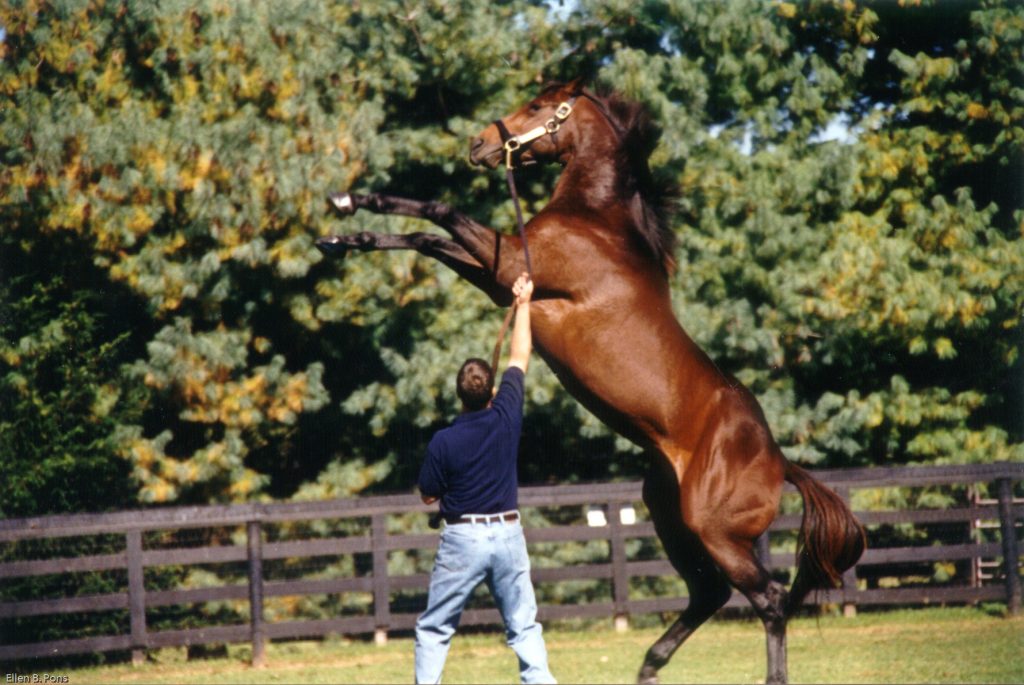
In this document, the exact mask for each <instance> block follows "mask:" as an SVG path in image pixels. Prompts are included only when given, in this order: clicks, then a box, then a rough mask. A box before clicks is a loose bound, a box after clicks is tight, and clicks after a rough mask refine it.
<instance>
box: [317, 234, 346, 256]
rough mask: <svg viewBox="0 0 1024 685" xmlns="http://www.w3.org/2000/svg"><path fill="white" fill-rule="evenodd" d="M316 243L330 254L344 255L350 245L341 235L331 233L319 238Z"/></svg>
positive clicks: (324, 251) (318, 247) (322, 250)
mask: <svg viewBox="0 0 1024 685" xmlns="http://www.w3.org/2000/svg"><path fill="white" fill-rule="evenodd" d="M315 244H316V249H318V250H320V251H321V252H323V253H324V254H325V255H328V256H335V255H344V254H345V253H346V252H348V250H349V245H348V244H347V243H346V242H345V239H344V238H343V237H342V236H340V235H329V236H325V237H323V238H318V239H317V241H316V243H315Z"/></svg>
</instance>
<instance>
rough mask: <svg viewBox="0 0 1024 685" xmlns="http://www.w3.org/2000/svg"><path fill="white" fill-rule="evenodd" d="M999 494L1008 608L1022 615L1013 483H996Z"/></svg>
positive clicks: (1002, 481)
mask: <svg viewBox="0 0 1024 685" xmlns="http://www.w3.org/2000/svg"><path fill="white" fill-rule="evenodd" d="M996 491H997V492H998V493H999V527H1000V529H1001V532H1002V538H1003V566H1004V568H1005V572H1006V608H1007V610H1008V611H1009V612H1010V614H1011V615H1014V616H1015V615H1017V614H1019V613H1020V572H1019V571H1018V570H1017V567H1018V565H1019V563H1020V548H1019V546H1018V545H1017V528H1016V520H1015V517H1014V515H1013V481H1012V480H1011V479H1009V478H1000V479H999V480H997V481H996Z"/></svg>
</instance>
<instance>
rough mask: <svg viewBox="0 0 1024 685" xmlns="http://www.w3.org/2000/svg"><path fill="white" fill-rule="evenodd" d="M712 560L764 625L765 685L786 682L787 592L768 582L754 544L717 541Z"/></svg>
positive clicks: (744, 541) (741, 541) (773, 582)
mask: <svg viewBox="0 0 1024 685" xmlns="http://www.w3.org/2000/svg"><path fill="white" fill-rule="evenodd" d="M707 544H709V545H714V550H715V551H714V558H715V561H716V562H717V563H718V564H719V565H720V566H721V567H722V570H723V571H724V572H725V574H726V576H727V577H728V578H729V582H730V583H732V584H733V585H734V586H735V587H736V589H738V590H739V591H740V592H742V593H743V594H744V595H745V596H746V598H747V599H748V600H750V604H751V606H752V607H753V608H754V611H755V612H756V613H757V615H758V617H759V618H760V619H761V622H762V623H763V624H764V629H765V635H766V640H767V651H768V654H767V657H768V673H767V681H766V682H768V683H785V682H786V680H787V670H786V612H785V608H786V597H787V593H786V589H785V588H784V587H783V586H782V584H781V583H779V582H777V581H774V580H772V579H771V576H770V575H769V574H768V572H767V571H766V570H765V568H764V566H762V565H761V562H760V561H759V560H758V559H757V556H756V555H755V554H754V547H753V541H747V540H732V541H729V542H726V541H722V540H717V541H714V542H709V543H707Z"/></svg>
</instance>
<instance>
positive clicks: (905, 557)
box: [0, 463, 1024, 664]
mask: <svg viewBox="0 0 1024 685" xmlns="http://www.w3.org/2000/svg"><path fill="white" fill-rule="evenodd" d="M815 475H816V476H817V477H818V478H819V479H821V480H822V481H824V482H825V483H826V484H828V485H830V486H831V487H832V488H834V489H835V490H836V491H837V492H838V493H839V494H840V495H842V496H843V497H844V498H847V499H848V498H849V497H850V494H851V491H855V490H860V489H869V488H889V487H893V486H942V485H970V484H979V483H983V484H988V485H989V492H990V493H996V494H997V497H994V498H993V499H992V500H991V501H989V502H971V503H968V504H965V505H962V506H958V507H956V508H943V509H939V508H936V509H917V510H891V511H863V512H858V516H859V518H860V520H861V521H862V522H864V523H865V524H866V525H868V526H869V527H871V526H877V525H885V524H893V525H898V524H915V525H919V526H921V525H923V526H927V525H932V524H954V525H962V526H963V529H964V531H965V532H966V531H967V530H968V528H969V527H971V526H973V525H974V524H976V523H977V522H983V521H987V522H989V526H990V527H992V528H994V529H996V530H998V531H999V536H998V541H986V540H977V539H975V540H971V539H969V536H968V535H966V534H965V536H964V539H963V540H962V541H960V542H955V543H948V542H947V543H945V544H928V543H927V541H925V544H922V545H920V546H909V547H906V546H904V547H881V548H871V549H868V550H867V552H866V553H865V554H864V556H863V558H862V559H861V560H860V563H859V564H858V566H857V568H856V569H851V570H850V571H849V572H847V574H846V575H845V577H844V583H843V587H842V588H839V589H836V590H833V591H829V592H824V593H821V594H819V595H818V596H815V595H813V594H812V595H811V597H809V598H808V601H809V602H813V601H818V602H822V603H824V602H827V603H832V604H842V605H845V606H847V607H853V606H856V605H878V604H901V605H913V604H929V603H973V602H981V601H1001V602H1006V604H1007V606H1008V607H1009V610H1010V611H1011V612H1014V613H1015V612H1017V611H1019V608H1020V602H1021V581H1020V575H1019V570H1018V569H1019V562H1020V547H1019V542H1018V539H1017V533H1016V530H1015V525H1016V524H1017V521H1018V520H1019V519H1021V518H1024V507H1021V506H1019V505H1018V504H1017V503H1015V502H1014V499H1013V487H1014V483H1015V482H1018V481H1021V480H1024V464H1018V463H998V464H987V465H973V466H942V467H901V468H868V469H853V470H841V471H818V472H816V474H815ZM640 487H641V486H640V483H637V482H628V483H607V484H594V485H566V486H552V487H526V488H522V489H521V490H520V497H519V499H520V507H521V508H522V509H524V510H529V509H530V508H531V507H543V508H544V509H545V511H548V510H551V509H553V508H558V507H562V508H564V507H576V508H577V509H576V513H577V515H576V516H575V520H576V522H575V523H574V524H573V525H553V526H550V527H528V528H527V540H528V542H529V543H530V544H531V546H535V545H537V544H538V543H564V542H570V541H576V542H578V541H589V540H603V541H607V543H608V549H609V554H608V559H607V560H606V561H605V562H604V563H591V564H577V565H571V566H564V567H557V568H540V567H539V566H543V564H537V563H535V564H534V570H533V579H534V582H535V583H548V582H556V581H563V580H580V579H602V580H604V581H610V583H609V585H610V597H608V598H607V600H606V601H599V602H596V603H590V604H578V605H541V606H540V608H539V616H540V618H541V620H552V619H562V618H574V617H608V616H610V617H616V619H617V624H619V623H621V622H623V621H624V619H625V617H628V616H629V615H631V614H642V613H645V612H674V611H678V610H681V609H683V608H685V606H686V603H687V600H686V598H685V597H677V596H671V597H658V598H642V599H641V598H631V597H630V579H633V578H650V577H658V576H669V577H675V573H674V571H673V570H672V568H671V566H670V565H669V563H668V562H667V561H666V560H664V558H661V559H651V560H636V559H633V560H631V559H630V558H629V555H628V554H627V541H629V540H633V539H638V538H653V537H654V536H655V533H654V528H653V524H651V523H650V522H649V521H645V520H642V519H643V516H642V513H643V508H642V505H641V504H639V502H640ZM787 488H788V489H789V491H792V488H791V487H790V486H788V485H787ZM581 507H582V508H585V509H588V510H590V512H591V513H598V512H600V513H599V515H598V516H597V518H598V519H603V521H598V522H599V523H603V525H597V526H595V525H593V523H594V521H591V525H588V524H587V523H586V522H585V521H584V522H582V523H581V522H579V520H580V518H581V517H580V516H579V515H578V514H579V508H581ZM634 507H635V509H634ZM630 510H633V511H637V510H639V511H640V512H641V517H640V519H641V520H636V521H633V520H632V519H633V517H632V515H631V512H630ZM430 511H431V508H430V507H426V506H424V505H423V504H422V503H421V502H420V501H419V498H418V497H417V496H415V495H390V496H371V497H361V498H358V499H349V500H333V501H322V502H301V503H281V504H267V505H260V504H249V505H233V506H207V507H174V508H160V509H146V510H141V511H125V512H118V513H110V514H79V515H65V516H49V517H40V518H28V519H8V520H0V544H4V543H6V544H8V545H16V544H20V543H23V542H24V541H26V540H53V539H57V538H73V537H75V536H98V535H103V536H107V537H108V539H109V536H118V538H120V536H123V540H124V543H123V550H122V551H116V552H113V553H103V554H93V555H88V556H72V557H59V558H46V559H39V560H17V561H6V562H3V563H0V582H4V581H5V580H7V579H13V578H25V577H31V576H52V575H58V574H62V575H67V576H68V577H69V578H74V577H76V576H75V574H80V573H87V572H97V571H110V570H118V571H120V572H126V575H127V587H126V589H125V591H123V592H116V593H109V594H96V595H87V596H63V597H59V598H48V599H32V598H25V597H18V598H17V601H7V602H5V603H0V621H5V622H8V623H10V622H11V621H13V620H17V619H19V618H23V617H33V616H44V615H55V614H73V613H84V612H97V611H118V610H120V611H122V612H123V611H125V610H127V612H128V614H129V616H130V630H129V631H128V632H127V633H125V634H117V635H106V636H99V637H86V638H77V639H57V640H51V641H47V642H36V643H32V644H14V642H16V641H14V640H11V639H10V637H8V638H4V639H3V641H4V642H6V644H0V661H7V660H14V659H26V658H33V657H48V656H54V655H63V654H74V653H87V652H106V651H118V650H121V651H131V652H132V654H133V658H134V659H135V660H140V659H142V658H143V656H144V653H145V650H147V649H155V648H160V647H168V646H181V645H198V644H210V643H232V642H247V641H251V642H252V645H253V660H254V663H257V664H258V663H260V662H262V661H263V660H264V658H265V657H264V654H265V645H266V642H267V641H268V640H272V639H288V638H305V637H318V636H325V635H328V634H345V635H354V634H371V633H372V634H375V635H376V636H377V638H378V640H383V639H386V636H387V633H388V631H395V630H407V629H410V628H412V627H413V625H414V624H415V620H416V614H415V613H408V612H406V613H402V612H398V611H393V610H392V603H393V598H394V595H395V593H401V592H403V591H405V592H408V591H410V590H420V591H422V590H425V588H426V587H427V584H428V580H429V574H427V573H413V574H408V575H389V573H388V559H389V554H390V553H393V552H396V551H402V550H432V549H433V548H435V547H436V544H437V535H436V533H433V532H430V533H413V534H410V533H392V532H389V530H388V517H389V516H395V515H403V514H404V515H409V514H410V513H413V514H420V515H421V516H422V518H423V520H425V519H426V516H427V514H428V513H429V512H430ZM356 518H359V519H361V520H367V519H368V520H369V525H368V526H367V527H366V532H365V533H360V534H355V535H349V536H344V535H332V536H329V537H319V538H313V539H302V540H279V541H269V540H266V539H265V537H266V530H267V527H268V526H272V525H275V524H289V523H291V524H295V523H298V522H306V523H309V522H313V521H322V520H350V519H356ZM570 518H572V517H570ZM213 526H221V527H231V526H234V527H237V529H241V528H242V527H244V530H245V536H244V538H245V540H244V541H245V544H240V542H241V541H237V542H236V543H234V544H215V545H205V546H199V547H183V548H170V549H163V548H147V545H145V544H144V542H145V540H146V539H147V537H146V535H147V534H150V535H151V534H153V532H154V531H179V532H180V531H185V530H187V529H197V528H210V527H213ZM799 526H800V514H787V515H782V516H780V517H779V518H778V519H777V520H776V521H775V522H774V524H773V525H772V528H771V531H770V532H773V533H775V532H783V533H784V532H785V531H793V530H796V529H798V528H799ZM993 532H994V531H993ZM991 537H995V536H994V535H992V536H991ZM12 549H13V547H12ZM759 553H760V554H761V556H762V559H764V560H765V561H767V562H768V564H769V565H770V566H771V567H772V568H775V569H786V568H790V567H792V566H793V565H794V564H793V562H794V560H793V554H792V552H789V553H772V552H771V550H770V547H769V542H768V539H767V536H765V538H763V539H762V544H760V545H759ZM344 555H362V557H363V558H364V559H366V560H367V562H368V566H369V567H370V568H368V569H364V572H363V573H362V574H361V575H360V574H352V575H351V576H350V577H340V578H326V579H324V578H320V579H297V580H285V581H276V580H266V579H265V578H264V572H263V570H264V562H267V561H270V560H285V559H301V558H312V557H326V556H333V557H339V556H342V557H343V556H344ZM8 556H9V555H8ZM533 556H534V557H535V562H536V561H538V560H537V559H536V553H534V554H533ZM976 559H988V560H990V562H991V561H996V560H1000V559H1001V562H999V568H1001V574H1000V573H997V574H996V576H995V578H994V579H993V580H994V582H989V583H973V584H970V585H967V584H960V585H941V584H927V583H925V584H919V585H915V586H911V587H873V588H867V587H859V585H860V586H863V585H864V580H863V578H862V579H861V582H860V583H858V573H861V574H862V575H867V574H868V573H869V572H870V570H871V567H879V566H886V565H893V564H908V563H909V564H914V563H918V564H920V563H935V562H943V563H948V562H954V563H956V562H961V563H962V562H963V560H976ZM225 563H236V564H240V565H242V566H244V567H245V569H246V575H247V582H245V583H236V584H228V585H221V586H216V587H190V588H177V589H169V590H159V591H157V590H147V589H146V587H145V582H144V570H145V569H151V568H154V567H160V566H177V567H180V566H188V565H198V564H225ZM364 565H367V564H364ZM999 575H1001V576H1002V577H1001V579H1000V578H999ZM69 585H70V586H71V587H72V589H73V588H74V582H73V580H72V581H71V582H70V583H69ZM339 593H367V594H369V595H372V611H370V612H368V613H366V614H365V615H358V616H341V617H337V618H330V619H319V620H285V621H267V620H266V619H265V612H264V602H265V598H268V597H283V596H303V595H311V594H317V595H332V594H339ZM72 594H74V593H72ZM225 600H228V601H235V602H238V601H243V602H244V601H245V600H247V601H248V605H249V607H248V608H249V621H248V622H246V623H241V624H234V625H218V626H209V627H199V628H182V629H175V630H152V629H149V628H147V609H153V608H156V607H168V606H171V605H195V604H201V603H206V602H215V601H225ZM745 604H746V600H745V599H743V598H742V597H741V596H739V595H738V594H734V596H733V597H732V599H731V600H730V602H729V604H728V605H727V606H744V605H745ZM497 623H500V618H499V616H498V613H497V611H496V610H493V609H477V610H470V611H467V612H466V613H465V615H464V617H463V620H462V624H463V625H474V624H476V625H480V624H497Z"/></svg>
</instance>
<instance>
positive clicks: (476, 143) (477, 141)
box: [469, 137, 484, 152]
mask: <svg viewBox="0 0 1024 685" xmlns="http://www.w3.org/2000/svg"><path fill="white" fill-rule="evenodd" d="M483 145H484V139H483V138H479V137H478V138H474V139H473V140H471V141H469V149H470V151H471V152H476V151H477V150H479V149H480V148H482V147H483Z"/></svg>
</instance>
